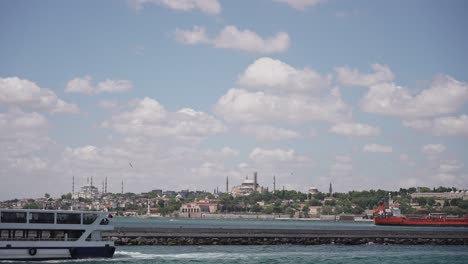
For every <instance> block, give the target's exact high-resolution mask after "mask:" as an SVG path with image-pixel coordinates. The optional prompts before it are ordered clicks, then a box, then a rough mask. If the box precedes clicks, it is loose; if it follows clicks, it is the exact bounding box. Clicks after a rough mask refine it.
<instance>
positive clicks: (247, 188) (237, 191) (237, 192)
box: [231, 172, 263, 197]
mask: <svg viewBox="0 0 468 264" xmlns="http://www.w3.org/2000/svg"><path fill="white" fill-rule="evenodd" d="M253 176H254V178H253V180H249V177H248V176H247V177H246V178H245V180H244V181H243V182H242V183H241V185H238V186H234V187H233V188H232V191H231V194H232V196H234V197H236V196H247V195H250V194H251V193H253V192H257V191H262V190H263V187H262V188H260V185H259V184H258V182H257V172H254V174H253ZM260 189H261V190H260Z"/></svg>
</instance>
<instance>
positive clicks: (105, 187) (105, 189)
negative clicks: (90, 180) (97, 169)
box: [104, 177, 107, 193]
mask: <svg viewBox="0 0 468 264" xmlns="http://www.w3.org/2000/svg"><path fill="white" fill-rule="evenodd" d="M104 193H107V177H106V181H105V184H104Z"/></svg>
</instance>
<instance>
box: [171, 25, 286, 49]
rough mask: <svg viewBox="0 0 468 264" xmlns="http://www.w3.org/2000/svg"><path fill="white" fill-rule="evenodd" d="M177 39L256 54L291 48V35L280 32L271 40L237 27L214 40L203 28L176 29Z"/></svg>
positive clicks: (190, 43) (185, 42) (223, 31)
mask: <svg viewBox="0 0 468 264" xmlns="http://www.w3.org/2000/svg"><path fill="white" fill-rule="evenodd" d="M175 38H176V40H177V41H178V42H180V43H184V44H189V45H195V44H211V45H213V46H214V47H216V48H224V49H236V50H242V51H247V52H256V53H276V52H283V51H285V50H287V49H288V47H289V42H290V41H289V35H288V34H287V33H285V32H278V33H276V34H275V35H274V36H272V37H269V38H262V37H260V36H259V35H258V34H257V33H255V32H253V31H250V30H247V29H246V30H239V29H237V27H235V26H226V27H224V29H222V30H221V32H219V34H218V35H217V36H215V37H213V38H210V37H209V36H208V35H207V34H206V30H205V28H203V27H199V26H194V27H193V29H192V30H182V29H176V31H175Z"/></svg>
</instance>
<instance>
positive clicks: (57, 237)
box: [0, 209, 115, 260]
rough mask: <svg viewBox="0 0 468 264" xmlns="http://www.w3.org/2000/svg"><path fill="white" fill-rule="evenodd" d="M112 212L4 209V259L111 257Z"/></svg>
mask: <svg viewBox="0 0 468 264" xmlns="http://www.w3.org/2000/svg"><path fill="white" fill-rule="evenodd" d="M111 217H112V216H111V215H108V214H107V213H104V212H94V211H58V210H34V209H24V210H17V209H0V260H50V259H78V258H95V257H97V258H111V257H112V256H113V254H114V251H115V247H114V243H113V241H108V240H105V239H103V237H102V236H101V232H102V231H106V230H113V229H114V227H113V226H112V225H110V219H109V218H111Z"/></svg>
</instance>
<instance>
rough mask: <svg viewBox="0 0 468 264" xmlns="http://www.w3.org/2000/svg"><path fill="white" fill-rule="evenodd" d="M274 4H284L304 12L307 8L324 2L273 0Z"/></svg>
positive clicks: (320, 0)
mask: <svg viewBox="0 0 468 264" xmlns="http://www.w3.org/2000/svg"><path fill="white" fill-rule="evenodd" d="M273 1H275V2H280V3H286V4H288V5H289V6H291V7H292V8H294V9H298V10H305V9H306V8H307V7H309V6H314V5H317V4H319V3H322V2H325V0H273Z"/></svg>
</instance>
